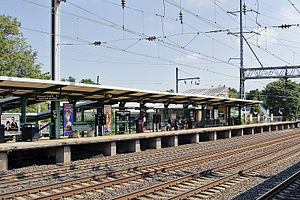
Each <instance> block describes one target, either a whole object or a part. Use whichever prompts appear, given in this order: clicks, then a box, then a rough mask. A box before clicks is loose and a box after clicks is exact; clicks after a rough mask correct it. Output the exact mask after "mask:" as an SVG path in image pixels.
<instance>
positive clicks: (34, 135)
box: [22, 124, 40, 141]
mask: <svg viewBox="0 0 300 200" xmlns="http://www.w3.org/2000/svg"><path fill="white" fill-rule="evenodd" d="M39 139H40V132H39V127H38V126H37V125H35V124H24V126H23V131H22V140H23V141H28V140H30V141H36V140H39Z"/></svg>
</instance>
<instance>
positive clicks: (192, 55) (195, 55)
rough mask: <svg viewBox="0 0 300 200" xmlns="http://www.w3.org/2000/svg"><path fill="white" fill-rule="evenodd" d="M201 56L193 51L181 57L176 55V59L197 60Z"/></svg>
mask: <svg viewBox="0 0 300 200" xmlns="http://www.w3.org/2000/svg"><path fill="white" fill-rule="evenodd" d="M200 58H201V56H200V55H199V54H196V53H193V54H189V55H185V56H181V57H177V58H176V61H198V60H199V59H200Z"/></svg>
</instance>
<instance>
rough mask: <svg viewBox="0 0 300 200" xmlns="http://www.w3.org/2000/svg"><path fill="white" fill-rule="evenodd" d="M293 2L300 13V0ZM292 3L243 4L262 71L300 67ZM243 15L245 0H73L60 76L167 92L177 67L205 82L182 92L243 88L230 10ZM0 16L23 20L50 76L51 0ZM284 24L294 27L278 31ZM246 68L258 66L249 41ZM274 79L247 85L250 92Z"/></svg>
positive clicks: (13, 1)
mask: <svg viewBox="0 0 300 200" xmlns="http://www.w3.org/2000/svg"><path fill="white" fill-rule="evenodd" d="M290 2H292V3H294V5H295V7H296V8H297V9H299V10H300V2H299V1H296V0H290ZM290 2H289V0H283V1H279V0H275V1H274V0H263V1H262V0H251V1H250V0H245V1H244V3H245V5H246V8H247V10H248V11H247V12H246V13H245V14H244V15H243V28H244V31H245V32H247V33H245V34H244V36H245V38H247V40H248V42H249V44H250V45H251V47H252V49H253V50H254V52H255V53H256V55H257V56H258V58H259V60H260V61H261V62H262V64H263V65H264V66H283V65H284V66H285V65H299V64H300V56H299V55H300V46H299V44H300V34H299V30H300V27H299V26H297V24H300V13H298V12H297V10H296V9H295V8H294V7H293V6H292V5H291V3H290ZM238 10H239V1H231V0H205V1H204V0H151V1H150V0H125V7H124V9H123V8H122V6H121V0H67V1H66V2H62V3H61V16H60V28H61V41H60V44H59V45H60V48H61V69H60V70H61V71H60V73H61V77H60V78H68V77H69V76H72V77H74V78H75V79H76V81H80V80H81V79H87V78H91V79H92V80H94V81H95V82H96V79H97V76H100V83H101V84H103V85H111V86H119V87H128V88H136V89H148V90H157V91H166V90H169V89H175V69H176V67H178V68H179V78H190V77H200V84H199V85H198V84H196V83H195V81H186V83H185V82H184V81H181V82H180V83H179V92H183V91H185V90H187V89H197V88H211V87H219V86H224V85H225V86H226V87H233V88H236V89H238V88H239V68H240V63H239V62H240V60H239V59H238V58H239V56H240V51H239V49H240V46H239V45H240V43H239V37H238V34H237V33H238V32H239V13H233V14H230V13H228V12H235V11H238ZM180 12H181V13H182V21H181V20H180V17H179V15H180V14H179V13H180ZM0 14H4V15H10V16H13V17H17V18H18V20H19V21H21V23H22V28H21V31H22V32H23V35H24V37H25V38H26V39H27V42H28V44H30V45H31V46H32V47H33V48H34V49H35V50H36V51H37V52H38V59H37V62H40V63H42V71H43V72H48V71H50V67H51V62H50V60H51V54H50V53H51V46H50V44H51V34H50V32H51V29H50V27H51V0H0ZM282 24H294V25H295V26H292V27H290V28H288V29H281V28H278V27H276V26H280V25H282ZM123 27H124V28H123ZM228 33H230V34H228ZM149 37H155V38H156V39H155V40H148V39H149ZM95 41H100V42H101V45H100V46H95V45H93V43H94V42H95ZM244 67H246V68H251V67H260V65H259V63H258V62H257V61H256V59H255V57H254V55H253V54H252V53H251V51H250V49H249V48H248V46H247V45H246V44H245V43H244ZM293 80H294V81H297V82H299V81H300V79H293ZM272 81H274V79H273V80H246V82H245V88H246V91H249V90H253V89H263V88H264V87H265V86H266V84H268V83H269V82H272Z"/></svg>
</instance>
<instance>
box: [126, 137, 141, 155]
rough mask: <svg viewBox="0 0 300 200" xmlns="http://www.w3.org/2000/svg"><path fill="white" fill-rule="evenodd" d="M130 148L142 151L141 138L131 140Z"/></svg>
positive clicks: (132, 150)
mask: <svg viewBox="0 0 300 200" xmlns="http://www.w3.org/2000/svg"><path fill="white" fill-rule="evenodd" d="M128 144H129V146H128V149H129V152H140V151H141V144H140V140H131V141H128Z"/></svg>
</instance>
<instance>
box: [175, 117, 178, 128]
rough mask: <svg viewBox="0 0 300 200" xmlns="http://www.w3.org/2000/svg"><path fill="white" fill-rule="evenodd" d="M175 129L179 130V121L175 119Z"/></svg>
mask: <svg viewBox="0 0 300 200" xmlns="http://www.w3.org/2000/svg"><path fill="white" fill-rule="evenodd" d="M174 129H175V130H178V121H177V119H176V118H175V120H174Z"/></svg>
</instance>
